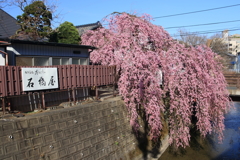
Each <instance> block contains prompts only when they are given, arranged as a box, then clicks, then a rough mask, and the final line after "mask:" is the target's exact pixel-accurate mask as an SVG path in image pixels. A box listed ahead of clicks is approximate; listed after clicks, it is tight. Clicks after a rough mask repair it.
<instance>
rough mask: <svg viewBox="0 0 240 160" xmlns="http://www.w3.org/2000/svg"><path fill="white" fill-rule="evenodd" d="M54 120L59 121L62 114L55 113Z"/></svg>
mask: <svg viewBox="0 0 240 160" xmlns="http://www.w3.org/2000/svg"><path fill="white" fill-rule="evenodd" d="M51 117H52V120H53V121H57V120H59V119H60V116H59V115H58V114H54V115H52V116H51Z"/></svg>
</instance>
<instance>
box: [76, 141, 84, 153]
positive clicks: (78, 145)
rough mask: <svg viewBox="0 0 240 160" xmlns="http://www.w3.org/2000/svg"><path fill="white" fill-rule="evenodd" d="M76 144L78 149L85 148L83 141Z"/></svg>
mask: <svg viewBox="0 0 240 160" xmlns="http://www.w3.org/2000/svg"><path fill="white" fill-rule="evenodd" d="M76 146H77V150H78V151H79V150H81V149H83V143H82V142H80V143H77V144H76Z"/></svg>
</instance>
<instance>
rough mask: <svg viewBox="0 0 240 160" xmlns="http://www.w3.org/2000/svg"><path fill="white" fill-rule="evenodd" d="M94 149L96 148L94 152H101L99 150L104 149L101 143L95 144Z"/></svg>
mask: <svg viewBox="0 0 240 160" xmlns="http://www.w3.org/2000/svg"><path fill="white" fill-rule="evenodd" d="M95 147H96V150H101V149H103V148H104V145H103V142H99V143H97V144H96V145H95Z"/></svg>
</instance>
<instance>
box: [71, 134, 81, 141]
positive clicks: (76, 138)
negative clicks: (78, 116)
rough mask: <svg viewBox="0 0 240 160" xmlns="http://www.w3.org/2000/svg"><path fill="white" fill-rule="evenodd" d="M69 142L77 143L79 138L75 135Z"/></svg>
mask: <svg viewBox="0 0 240 160" xmlns="http://www.w3.org/2000/svg"><path fill="white" fill-rule="evenodd" d="M71 140H72V143H77V142H79V140H80V138H79V136H78V134H77V135H74V136H72V137H71Z"/></svg>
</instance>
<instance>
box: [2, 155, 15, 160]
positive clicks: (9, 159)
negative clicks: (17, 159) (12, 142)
mask: <svg viewBox="0 0 240 160" xmlns="http://www.w3.org/2000/svg"><path fill="white" fill-rule="evenodd" d="M1 160H13V157H12V156H11V157H5V158H3V159H1Z"/></svg>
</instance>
